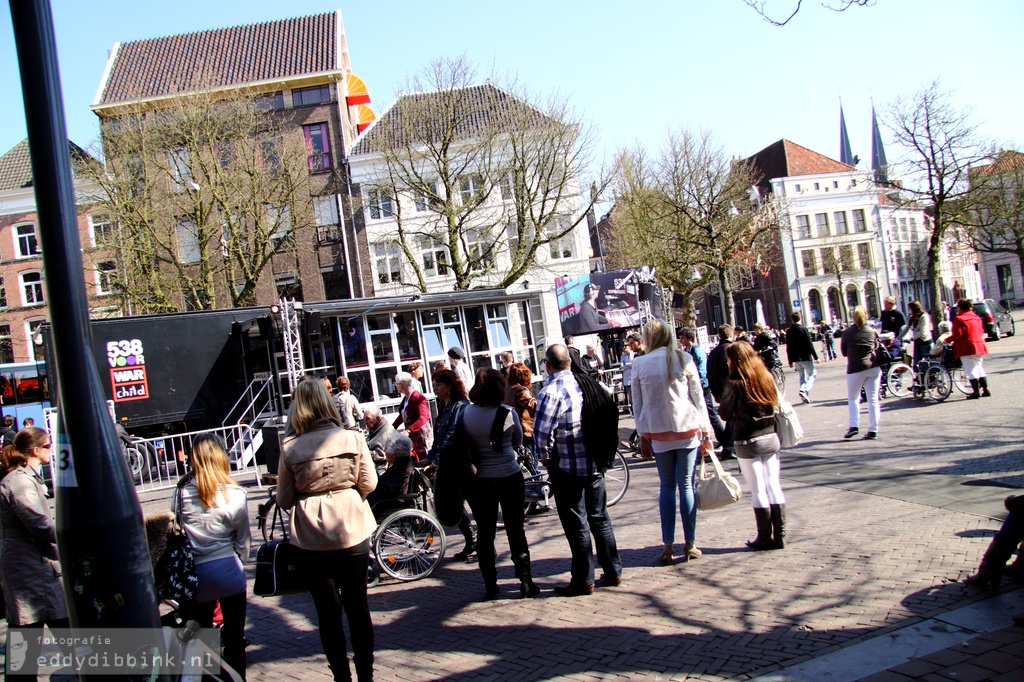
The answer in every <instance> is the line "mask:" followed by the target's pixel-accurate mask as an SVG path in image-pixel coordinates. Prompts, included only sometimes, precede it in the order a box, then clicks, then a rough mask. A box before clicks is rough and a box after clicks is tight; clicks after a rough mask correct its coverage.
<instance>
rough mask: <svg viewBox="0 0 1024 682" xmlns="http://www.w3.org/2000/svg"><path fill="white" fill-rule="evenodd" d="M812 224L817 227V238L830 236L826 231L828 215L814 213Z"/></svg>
mask: <svg viewBox="0 0 1024 682" xmlns="http://www.w3.org/2000/svg"><path fill="white" fill-rule="evenodd" d="M814 224H815V225H816V226H817V227H818V236H819V237H827V236H829V235H830V234H832V233H831V232H830V231H829V229H828V214H827V213H815V214H814Z"/></svg>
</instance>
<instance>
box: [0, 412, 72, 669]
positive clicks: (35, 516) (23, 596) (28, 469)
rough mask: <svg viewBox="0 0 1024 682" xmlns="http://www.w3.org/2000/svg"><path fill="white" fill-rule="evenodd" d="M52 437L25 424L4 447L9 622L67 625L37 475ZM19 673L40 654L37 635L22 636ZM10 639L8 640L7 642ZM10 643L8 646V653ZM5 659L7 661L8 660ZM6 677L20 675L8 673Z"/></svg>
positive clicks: (2, 506) (1, 490) (1, 568)
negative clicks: (22, 662) (21, 657)
mask: <svg viewBox="0 0 1024 682" xmlns="http://www.w3.org/2000/svg"><path fill="white" fill-rule="evenodd" d="M51 450H52V443H51V442H50V435H49V434H48V433H46V431H44V430H43V429H40V428H37V427H35V426H29V427H26V428H24V429H22V430H21V431H18V433H17V435H15V437H14V443H13V444H12V445H8V446H6V447H5V448H4V450H3V472H4V477H3V481H0V526H2V527H3V539H2V541H0V576H2V580H3V588H4V596H5V597H6V599H7V623H8V625H9V626H12V627H19V628H39V629H42V627H43V625H44V624H45V625H46V626H47V627H49V628H51V629H52V628H67V627H71V625H70V621H69V620H68V609H67V604H66V603H65V601H64V589H63V587H62V586H61V582H60V563H59V562H58V561H57V532H56V529H55V526H54V523H53V516H52V515H51V514H50V504H49V502H48V501H47V499H46V486H45V485H44V484H43V479H42V477H41V476H40V475H39V470H40V468H41V467H42V465H44V464H46V463H47V462H49V461H50V451H51ZM24 643H25V647H26V655H25V658H24V661H25V662H26V663H31V668H29V667H26V668H24V670H23V672H25V673H26V675H25V678H24V679H30V680H34V679H35V675H34V674H32V673H31V671H32V670H34V669H35V661H36V659H37V657H38V654H39V640H38V639H36V638H35V637H26V638H25V642H24ZM10 646H11V643H10V642H8V647H10ZM10 651H11V649H10V648H8V655H10ZM8 664H10V661H8ZM7 679H8V680H15V679H21V677H20V676H15V675H8V676H7Z"/></svg>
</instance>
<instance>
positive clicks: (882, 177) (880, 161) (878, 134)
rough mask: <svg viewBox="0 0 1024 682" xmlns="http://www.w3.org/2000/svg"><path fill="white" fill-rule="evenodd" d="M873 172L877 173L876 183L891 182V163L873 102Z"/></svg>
mask: <svg viewBox="0 0 1024 682" xmlns="http://www.w3.org/2000/svg"><path fill="white" fill-rule="evenodd" d="M871 170H873V171H874V172H875V182H876V183H878V184H880V185H884V184H887V183H888V182H889V163H888V162H887V161H886V160H885V147H883V146H882V131H881V130H879V128H878V117H877V116H876V115H875V103H874V102H871Z"/></svg>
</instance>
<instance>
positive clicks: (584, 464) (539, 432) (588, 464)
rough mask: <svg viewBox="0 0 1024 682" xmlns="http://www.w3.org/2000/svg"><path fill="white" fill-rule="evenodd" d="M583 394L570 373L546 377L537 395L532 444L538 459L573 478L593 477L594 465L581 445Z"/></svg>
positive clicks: (557, 373) (563, 371)
mask: <svg viewBox="0 0 1024 682" xmlns="http://www.w3.org/2000/svg"><path fill="white" fill-rule="evenodd" d="M582 416H583V391H581V390H580V387H579V384H577V383H576V379H575V378H574V377H573V375H572V372H571V371H570V370H567V369H566V370H562V371H560V372H555V373H554V374H552V375H550V376H549V377H548V378H547V382H546V383H545V384H544V388H542V389H541V391H540V394H539V395H538V396H537V414H536V415H535V416H534V418H533V441H534V447H535V448H536V451H537V459H538V460H545V459H551V460H552V462H553V463H554V464H555V466H557V467H558V468H559V469H561V470H562V471H564V472H565V473H567V474H572V475H574V476H593V475H594V474H596V473H597V470H596V469H595V468H594V462H593V460H591V458H590V457H589V456H588V455H587V451H586V449H585V448H584V446H583V429H582V427H581V425H580V424H581V418H582Z"/></svg>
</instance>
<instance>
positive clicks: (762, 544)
mask: <svg viewBox="0 0 1024 682" xmlns="http://www.w3.org/2000/svg"><path fill="white" fill-rule="evenodd" d="M754 519H755V520H756V521H757V537H756V538H754V539H753V540H748V541H747V547H749V548H750V549H753V550H765V549H775V543H774V542H772V513H771V511H770V510H768V509H763V508H761V507H754Z"/></svg>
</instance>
